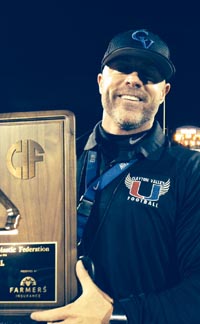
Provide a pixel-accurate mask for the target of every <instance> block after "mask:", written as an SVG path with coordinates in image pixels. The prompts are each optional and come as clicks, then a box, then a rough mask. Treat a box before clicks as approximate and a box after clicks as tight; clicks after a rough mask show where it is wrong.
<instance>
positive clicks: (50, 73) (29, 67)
mask: <svg viewBox="0 0 200 324" xmlns="http://www.w3.org/2000/svg"><path fill="white" fill-rule="evenodd" d="M5 2H6V3H5ZM199 21H200V18H199V9H198V1H197V2H195V3H193V2H191V1H187V2H186V3H182V2H178V3H177V2H176V0H174V1H171V2H170V1H157V2H154V1H146V2H145V1H140V2H136V1H128V0H127V1H125V0H122V1H118V2H117V1H109V0H107V1H96V0H93V1H73V2H71V1H59V0H57V1H44V0H40V1H37V0H35V1H32V0H26V1H20V0H16V1H2V2H1V5H0V112H14V111H33V110H34V111H35V110H54V109H56V110H59V109H68V110H71V111H73V112H74V113H75V116H76V125H77V126H76V128H77V134H78V135H79V134H81V133H82V132H84V131H86V130H87V129H88V128H91V127H93V124H94V123H95V122H96V121H97V120H99V119H100V118H101V113H102V108H101V104H100V96H99V93H98V87H97V83H96V76H97V73H98V72H99V69H100V61H101V59H102V56H103V54H104V52H105V50H106V47H107V45H108V42H109V41H110V39H111V38H112V37H113V36H114V35H115V34H116V33H118V32H121V31H124V30H128V29H132V28H133V29H135V28H148V29H150V30H152V31H153V32H155V33H157V34H159V35H160V36H161V37H162V38H163V39H164V40H165V41H166V42H167V43H168V45H169V47H170V49H171V59H172V61H173V62H174V64H175V66H176V70H177V73H176V76H175V77H174V78H173V80H172V81H171V83H172V89H171V92H170V94H169V95H168V97H167V100H166V111H167V113H166V119H167V127H168V129H169V130H170V131H171V130H173V129H174V128H176V127H179V126H183V125H196V126H199V123H200V118H199V95H200V89H199V76H200V63H199V42H200V28H199V27H200V23H199ZM158 118H160V120H162V117H161V113H160V114H159V115H158Z"/></svg>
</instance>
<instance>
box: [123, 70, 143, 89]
mask: <svg viewBox="0 0 200 324" xmlns="http://www.w3.org/2000/svg"><path fill="white" fill-rule="evenodd" d="M125 82H126V84H127V85H130V86H132V87H134V88H140V87H141V86H142V81H141V80H140V78H139V75H138V73H137V72H132V73H129V74H127V76H126V79H125Z"/></svg>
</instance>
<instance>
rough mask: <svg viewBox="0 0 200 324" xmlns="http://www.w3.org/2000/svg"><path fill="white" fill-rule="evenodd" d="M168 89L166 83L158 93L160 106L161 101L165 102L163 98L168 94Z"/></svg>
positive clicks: (169, 87) (169, 85) (169, 86)
mask: <svg viewBox="0 0 200 324" xmlns="http://www.w3.org/2000/svg"><path fill="white" fill-rule="evenodd" d="M170 89H171V84H170V83H166V84H165V86H164V88H163V89H162V91H161V93H160V104H161V103H163V101H164V100H165V97H166V95H167V94H168V93H169V91H170Z"/></svg>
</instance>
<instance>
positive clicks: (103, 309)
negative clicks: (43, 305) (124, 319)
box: [31, 260, 113, 324]
mask: <svg viewBox="0 0 200 324" xmlns="http://www.w3.org/2000/svg"><path fill="white" fill-rule="evenodd" d="M76 274H77V277H78V279H79V281H80V283H81V286H82V290H83V292H82V295H81V296H80V297H79V298H78V299H77V300H76V301H75V302H73V303H71V304H68V305H66V306H63V307H59V308H55V309H51V310H46V311H39V312H34V313H32V314H31V318H32V319H33V320H35V321H41V322H57V321H59V323H60V324H61V323H63V324H64V323H65V324H108V323H109V321H110V317H111V315H112V311H113V305H112V303H113V300H112V298H110V297H109V296H108V295H107V294H105V293H104V292H103V291H102V290H100V289H99V288H98V287H97V286H96V285H95V284H94V282H93V281H92V279H91V278H90V276H89V274H88V272H87V271H86V269H85V268H84V266H83V263H82V261H80V260H79V261H78V262H77V264H76ZM54 324H55V323H54Z"/></svg>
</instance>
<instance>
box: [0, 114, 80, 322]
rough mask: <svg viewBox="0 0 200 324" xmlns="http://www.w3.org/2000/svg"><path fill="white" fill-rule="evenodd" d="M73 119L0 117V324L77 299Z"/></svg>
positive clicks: (16, 115)
mask: <svg viewBox="0 0 200 324" xmlns="http://www.w3.org/2000/svg"><path fill="white" fill-rule="evenodd" d="M75 164H76V162H75V117H74V115H73V113H72V112H70V111H68V110H62V111H38V112H23V113H10V114H7V113H6V114H0V179H1V181H0V316H8V315H11V316H23V315H25V316H26V315H29V314H30V313H31V312H32V311H34V310H38V309H40V310H42V309H46V308H54V307H60V306H64V305H65V304H66V303H68V302H69V301H70V300H71V299H72V298H73V297H74V296H75V294H76V278H75V273H74V268H75V262H76V189H75V173H76V171H75Z"/></svg>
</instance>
